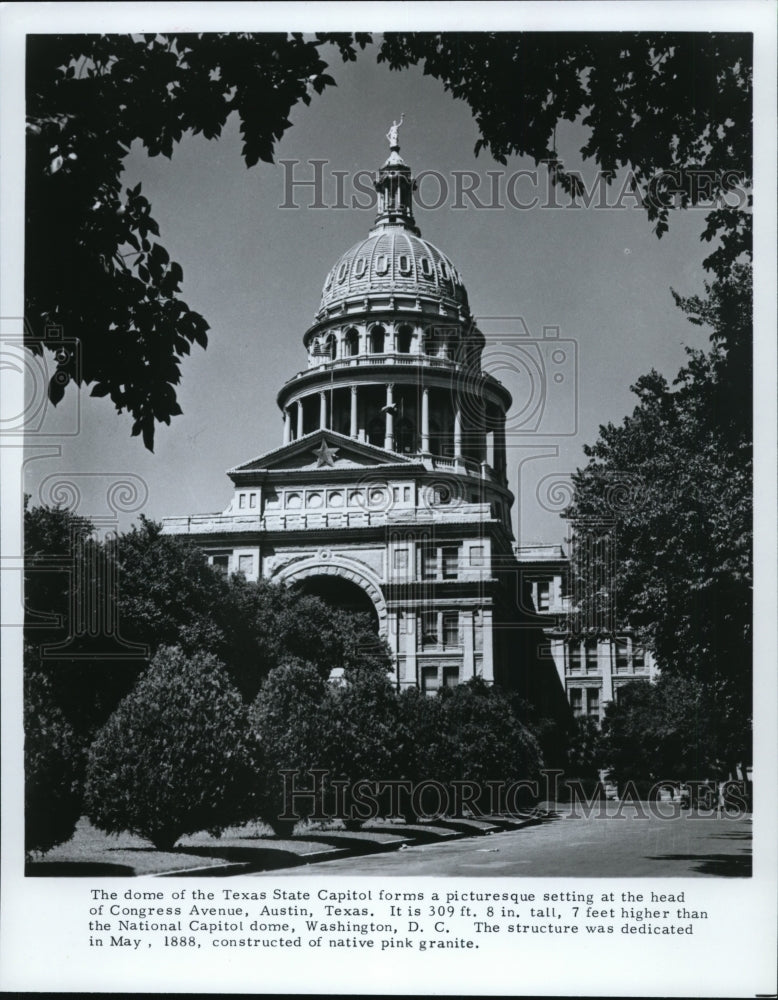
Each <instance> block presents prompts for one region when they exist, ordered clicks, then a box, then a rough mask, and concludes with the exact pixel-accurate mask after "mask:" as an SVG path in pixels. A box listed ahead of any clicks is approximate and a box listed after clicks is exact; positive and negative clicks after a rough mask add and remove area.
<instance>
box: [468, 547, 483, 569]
mask: <svg viewBox="0 0 778 1000" xmlns="http://www.w3.org/2000/svg"><path fill="white" fill-rule="evenodd" d="M483 564H484V547H483V545H474V546H473V547H472V548H471V549H470V565H471V566H483Z"/></svg>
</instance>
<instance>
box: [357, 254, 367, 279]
mask: <svg viewBox="0 0 778 1000" xmlns="http://www.w3.org/2000/svg"><path fill="white" fill-rule="evenodd" d="M366 269H367V264H366V263H365V258H364V257H357V262H356V264H355V265H354V277H355V278H364V276H365V270H366Z"/></svg>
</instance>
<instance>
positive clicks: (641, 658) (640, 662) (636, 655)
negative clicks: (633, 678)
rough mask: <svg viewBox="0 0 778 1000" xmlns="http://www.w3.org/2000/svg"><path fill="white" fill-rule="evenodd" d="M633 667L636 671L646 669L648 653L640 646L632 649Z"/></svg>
mask: <svg viewBox="0 0 778 1000" xmlns="http://www.w3.org/2000/svg"><path fill="white" fill-rule="evenodd" d="M632 666H633V667H634V668H635V670H645V669H646V653H645V650H643V649H641V648H640V646H633V647H632Z"/></svg>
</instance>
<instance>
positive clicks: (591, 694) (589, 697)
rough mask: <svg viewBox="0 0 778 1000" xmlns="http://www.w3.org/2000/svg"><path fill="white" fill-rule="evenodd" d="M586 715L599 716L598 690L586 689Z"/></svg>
mask: <svg viewBox="0 0 778 1000" xmlns="http://www.w3.org/2000/svg"><path fill="white" fill-rule="evenodd" d="M586 714H587V715H596V716H597V717H598V718H599V716H600V689H599V688H587V689H586Z"/></svg>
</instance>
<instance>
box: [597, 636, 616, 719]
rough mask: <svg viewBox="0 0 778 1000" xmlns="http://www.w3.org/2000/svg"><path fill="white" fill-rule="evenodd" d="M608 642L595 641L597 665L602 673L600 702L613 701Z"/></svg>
mask: <svg viewBox="0 0 778 1000" xmlns="http://www.w3.org/2000/svg"><path fill="white" fill-rule="evenodd" d="M612 662H613V661H612V659H611V651H610V643H609V642H608V641H607V640H605V641H601V642H598V643H597V665H598V666H599V668H600V673H601V674H602V690H601V702H602V704H603V705H604V704H605V702H606V701H613V675H612V674H611V664H612Z"/></svg>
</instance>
